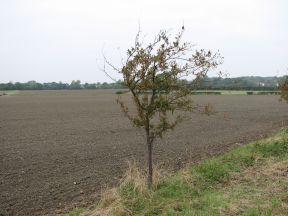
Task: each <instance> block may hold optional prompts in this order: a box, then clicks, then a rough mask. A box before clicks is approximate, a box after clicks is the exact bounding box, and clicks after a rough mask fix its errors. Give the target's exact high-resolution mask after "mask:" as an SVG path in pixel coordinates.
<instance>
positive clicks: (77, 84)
mask: <svg viewBox="0 0 288 216" xmlns="http://www.w3.org/2000/svg"><path fill="white" fill-rule="evenodd" d="M70 88H71V89H81V88H82V86H81V81H80V80H72V82H71V84H70Z"/></svg>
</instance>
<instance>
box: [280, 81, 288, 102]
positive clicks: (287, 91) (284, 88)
mask: <svg viewBox="0 0 288 216" xmlns="http://www.w3.org/2000/svg"><path fill="white" fill-rule="evenodd" d="M280 90H281V98H280V100H285V101H286V102H287V103H288V76H285V77H283V81H282V83H281V84H280Z"/></svg>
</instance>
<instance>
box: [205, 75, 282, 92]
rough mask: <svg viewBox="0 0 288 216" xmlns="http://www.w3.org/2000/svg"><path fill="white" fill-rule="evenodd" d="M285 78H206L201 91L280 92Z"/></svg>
mask: <svg viewBox="0 0 288 216" xmlns="http://www.w3.org/2000/svg"><path fill="white" fill-rule="evenodd" d="M284 79H285V77H259V76H250V77H237V78H221V77H212V78H209V77H205V78H204V79H203V80H202V82H201V85H200V86H199V89H201V90H252V91H253V90H254V91H261V90H270V91H271V90H272V91H273V90H278V89H279V85H280V83H281V82H282V81H283V80H284Z"/></svg>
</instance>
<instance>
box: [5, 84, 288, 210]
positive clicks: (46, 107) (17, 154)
mask: <svg viewBox="0 0 288 216" xmlns="http://www.w3.org/2000/svg"><path fill="white" fill-rule="evenodd" d="M116 97H117V95H116V94H114V93H112V92H111V91H85V90H83V91H42V92H41V91H39V92H36V91H35V92H33V91H31V92H21V93H20V94H19V95H16V96H9V97H1V98H0V149H1V151H0V160H1V165H0V215H56V214H63V213H65V212H67V211H68V210H70V209H72V208H74V207H81V206H89V205H92V204H93V203H95V202H96V201H97V199H98V195H99V192H100V191H101V187H105V185H106V186H111V185H115V184H116V183H117V182H118V179H119V178H120V177H121V175H122V174H123V171H124V170H125V169H126V167H127V166H126V160H129V159H133V158H136V160H137V161H139V162H142V164H144V165H145V159H146V148H145V145H143V143H144V137H143V135H144V133H142V130H139V129H134V128H133V127H132V126H131V124H130V122H129V121H128V120H127V119H126V118H125V117H124V116H123V114H122V113H121V112H120V108H119V107H118V106H117V104H116V102H115V99H116ZM122 97H124V98H125V99H126V98H127V100H128V97H129V96H127V95H126V96H125V95H124V96H122ZM194 100H195V102H197V103H207V102H209V103H211V104H213V107H214V110H216V111H217V113H216V114H215V115H213V116H209V117H208V116H203V115H199V114H191V115H190V116H191V117H192V118H191V120H189V121H186V122H184V123H183V124H181V125H179V127H178V128H177V129H176V130H175V131H173V132H171V133H168V134H167V136H165V138H164V139H163V140H161V141H158V142H157V143H156V146H155V149H154V157H155V162H157V163H161V164H164V165H165V166H167V167H173V168H176V169H177V168H179V167H181V166H182V165H183V164H184V163H185V162H186V161H187V160H189V161H192V162H195V161H199V160H200V159H202V158H206V157H209V156H211V155H215V154H219V153H221V152H223V151H225V150H226V149H227V148H230V147H232V146H235V145H237V144H241V143H245V142H247V141H250V140H253V139H256V138H259V137H261V136H264V135H266V134H268V133H271V131H273V130H275V129H277V128H280V127H282V126H285V125H287V123H288V112H287V110H288V106H287V104H286V103H280V102H279V101H278V96H194Z"/></svg>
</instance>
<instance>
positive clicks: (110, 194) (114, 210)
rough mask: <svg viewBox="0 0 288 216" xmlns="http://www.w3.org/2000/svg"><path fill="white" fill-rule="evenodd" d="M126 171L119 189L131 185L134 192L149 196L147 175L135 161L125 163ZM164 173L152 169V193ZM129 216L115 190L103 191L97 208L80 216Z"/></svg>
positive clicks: (161, 170) (157, 167) (160, 170)
mask: <svg viewBox="0 0 288 216" xmlns="http://www.w3.org/2000/svg"><path fill="white" fill-rule="evenodd" d="M127 164H128V169H127V171H126V173H125V174H124V176H123V178H122V179H121V181H120V185H119V188H121V186H125V185H131V186H132V187H133V190H134V191H138V192H139V193H142V194H146V195H148V196H149V194H150V193H151V191H149V190H148V189H147V175H146V173H145V172H143V171H142V170H141V169H140V166H139V165H138V164H137V163H136V162H135V161H127ZM165 173H166V172H165V171H164V170H163V169H160V167H159V166H157V165H155V166H154V167H153V185H152V191H153V190H154V189H156V188H157V186H158V185H159V183H160V182H161V179H162V178H163V177H164V176H166V175H167V174H165ZM111 215H113V216H130V215H132V212H131V211H130V210H129V209H128V208H125V206H124V205H123V203H122V200H121V197H120V195H119V192H118V190H117V189H116V188H113V189H107V190H103V191H102V193H101V201H100V203H99V207H98V208H97V209H95V210H94V211H90V212H86V213H83V214H81V216H111Z"/></svg>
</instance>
